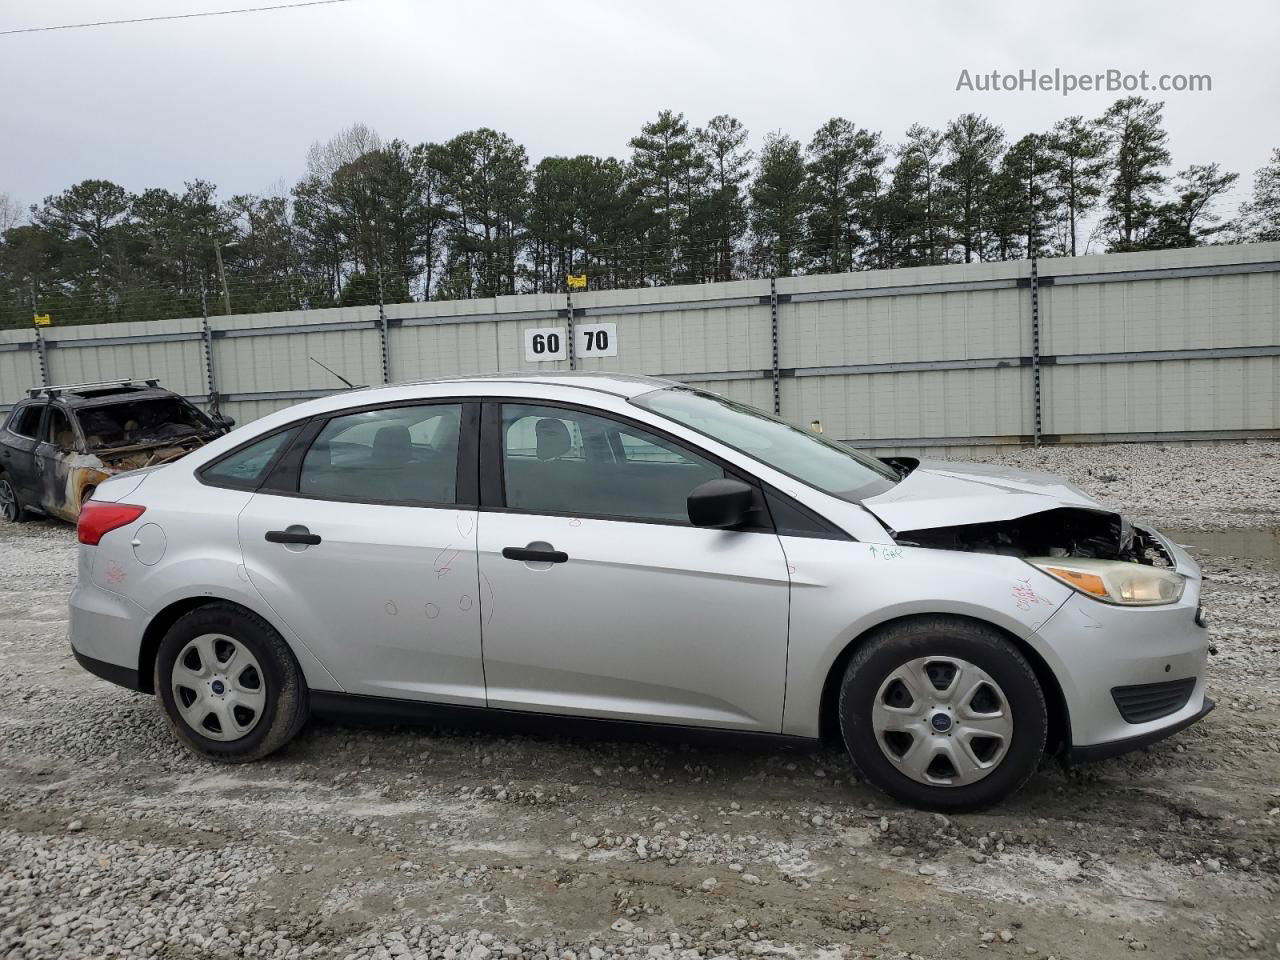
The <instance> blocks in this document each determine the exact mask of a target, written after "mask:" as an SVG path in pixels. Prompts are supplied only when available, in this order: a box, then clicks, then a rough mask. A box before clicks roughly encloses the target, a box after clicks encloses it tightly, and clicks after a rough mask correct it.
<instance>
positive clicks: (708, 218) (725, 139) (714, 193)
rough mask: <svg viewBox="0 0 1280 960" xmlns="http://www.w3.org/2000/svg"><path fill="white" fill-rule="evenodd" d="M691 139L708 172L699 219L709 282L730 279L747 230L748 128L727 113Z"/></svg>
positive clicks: (698, 131)
mask: <svg viewBox="0 0 1280 960" xmlns="http://www.w3.org/2000/svg"><path fill="white" fill-rule="evenodd" d="M694 138H695V140H696V142H697V148H698V152H699V153H700V154H701V157H702V165H703V167H704V168H705V169H706V170H707V171H708V176H707V191H706V195H705V198H704V201H703V203H704V207H705V209H704V211H703V213H702V216H701V218H700V219H701V220H702V222H703V224H704V227H703V232H704V234H705V238H706V241H707V243H708V245H709V246H708V250H709V252H710V253H711V255H712V261H711V264H710V267H711V272H710V276H709V277H708V279H711V280H731V279H733V250H734V245H735V244H736V243H737V241H738V240H740V239H741V237H742V235H743V234H744V233H745V232H746V229H747V216H746V213H747V208H746V195H745V191H744V189H743V188H744V185H745V184H746V182H747V178H748V177H749V176H750V173H751V160H752V156H753V154H752V152H751V151H750V150H748V149H747V148H746V142H747V128H746V127H744V126H743V125H742V123H741V122H740V121H738V120H736V119H734V118H733V117H731V116H729V115H727V114H720V115H719V116H716V117H712V118H711V120H710V121H709V122H708V123H707V125H706V126H705V127H701V128H699V129H698V130H697V131H696V132H695V134H694Z"/></svg>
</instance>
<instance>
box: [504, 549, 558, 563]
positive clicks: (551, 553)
mask: <svg viewBox="0 0 1280 960" xmlns="http://www.w3.org/2000/svg"><path fill="white" fill-rule="evenodd" d="M502 555H503V556H504V557H506V558H507V559H508V560H523V561H524V562H526V563H529V562H532V563H568V562H569V555H568V554H567V553H565V552H564V551H563V550H538V549H531V548H529V547H503V548H502Z"/></svg>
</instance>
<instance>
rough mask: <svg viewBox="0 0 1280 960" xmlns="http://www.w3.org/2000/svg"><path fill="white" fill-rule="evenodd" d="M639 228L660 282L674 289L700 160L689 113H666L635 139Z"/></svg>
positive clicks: (632, 143) (633, 174)
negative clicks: (692, 186) (669, 284)
mask: <svg viewBox="0 0 1280 960" xmlns="http://www.w3.org/2000/svg"><path fill="white" fill-rule="evenodd" d="M630 146H631V151H632V153H631V177H632V182H633V184H634V194H635V197H636V200H637V209H636V224H637V227H638V228H639V230H640V232H641V233H642V234H643V236H644V238H645V242H646V246H647V247H648V248H649V249H650V250H651V251H652V253H653V254H654V260H653V269H654V276H655V279H658V280H661V281H662V282H664V283H671V282H673V280H674V279H675V278H676V276H677V273H678V271H679V259H680V256H681V248H682V247H687V246H688V243H687V240H688V234H687V229H688V226H689V213H690V211H689V208H690V203H691V199H692V189H691V185H692V183H693V181H694V178H695V170H696V167H697V166H698V162H699V159H700V158H699V155H698V151H697V146H696V144H695V142H694V137H693V134H692V133H691V132H690V130H689V124H688V123H687V122H686V121H685V119H684V114H683V113H675V112H673V111H671V110H663V111H662V112H661V113H659V114H658V118H657V119H656V120H654V121H652V122H651V123H646V124H645V125H644V126H643V127H641V128H640V133H639V134H638V135H637V136H635V137H632V138H631V140H630Z"/></svg>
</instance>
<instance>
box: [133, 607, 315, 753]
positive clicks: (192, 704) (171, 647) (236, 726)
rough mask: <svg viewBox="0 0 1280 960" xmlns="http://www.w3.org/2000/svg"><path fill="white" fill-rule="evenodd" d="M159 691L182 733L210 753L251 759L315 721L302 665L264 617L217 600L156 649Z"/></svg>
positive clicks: (173, 724) (180, 624)
mask: <svg viewBox="0 0 1280 960" xmlns="http://www.w3.org/2000/svg"><path fill="white" fill-rule="evenodd" d="M155 690H156V694H157V696H158V697H159V698H160V703H161V705H162V706H163V707H164V710H165V714H166V715H167V716H168V719H169V726H170V727H171V728H172V729H173V732H174V734H175V735H176V736H177V737H178V739H179V740H181V741H182V742H183V743H184V744H186V746H187V747H188V748H189V749H191V750H192V751H193V752H194V753H197V754H199V755H200V756H202V757H207V758H208V759H210V760H222V761H224V762H227V763H247V762H249V761H252V760H259V759H261V758H262V757H265V756H267V754H269V753H272V752H274V751H275V750H278V749H280V747H282V746H284V745H285V744H286V743H288V742H289V741H290V740H291V739H293V737H294V736H295V735H296V734H297V733H298V731H299V730H301V729H302V726H303V724H304V723H306V721H307V714H308V709H307V690H306V683H305V681H304V680H303V677H302V671H301V670H300V669H299V667H298V663H297V661H296V660H295V659H294V657H293V653H292V651H291V650H290V649H289V647H288V645H287V644H285V642H284V640H283V639H282V638H281V636H280V634H278V633H276V631H275V630H273V629H272V628H271V625H270V624H268V623H267V622H266V621H265V620H263V619H262V618H261V617H259V616H257V615H256V614H254V613H251V612H250V611H248V610H245V609H244V608H243V607H237V606H235V605H234V604H230V603H213V604H210V605H208V606H205V607H200V608H198V609H196V610H193V611H191V612H190V613H188V614H186V615H185V616H183V617H181V618H180V619H179V620H178V621H177V622H176V623H175V624H174V625H173V626H172V627H171V628H170V629H169V632H168V633H167V634H165V637H164V639H163V640H162V641H160V649H159V651H158V652H157V655H156V665H155Z"/></svg>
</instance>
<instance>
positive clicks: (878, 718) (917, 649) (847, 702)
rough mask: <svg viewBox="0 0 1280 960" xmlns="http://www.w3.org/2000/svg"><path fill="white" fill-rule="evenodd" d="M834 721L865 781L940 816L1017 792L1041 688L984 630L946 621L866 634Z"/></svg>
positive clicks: (1035, 760) (1033, 736)
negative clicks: (945, 812)
mask: <svg viewBox="0 0 1280 960" xmlns="http://www.w3.org/2000/svg"><path fill="white" fill-rule="evenodd" d="M913 690H914V691H915V692H914V693H913V692H912V691H913ZM839 718H840V730H841V733H842V734H843V736H844V742H845V746H846V748H847V749H848V751H849V754H850V756H851V757H852V758H853V762H854V763H855V764H856V765H857V767H858V769H859V770H860V771H861V772H862V774H863V776H864V777H865V778H866V779H867V780H869V781H870V782H871V783H872V784H874V785H875V786H877V787H879V788H880V789H881V790H883V791H884V792H885V793H887V794H889V795H890V796H892V797H894V798H896V799H898V800H900V801H902V802H903V803H907V804H910V805H912V806H915V807H923V808H926V809H933V810H947V811H961V810H972V809H976V808H980V807H985V806H989V805H991V804H993V803H996V802H997V801H1000V800H1002V799H1004V798H1005V797H1007V796H1009V795H1010V794H1012V793H1014V792H1015V791H1017V790H1018V789H1020V788H1021V787H1022V786H1023V785H1024V784H1025V783H1026V782H1027V781H1028V780H1029V779H1030V778H1031V776H1032V774H1034V773H1035V771H1036V768H1037V767H1038V766H1039V764H1040V760H1041V758H1042V757H1043V756H1044V748H1045V737H1046V736H1047V733H1048V726H1049V720H1048V712H1047V709H1046V706H1045V697H1044V691H1043V690H1042V689H1041V688H1040V683H1039V681H1038V680H1037V679H1036V675H1035V671H1034V670H1032V668H1031V665H1030V664H1029V663H1028V662H1027V659H1026V657H1024V656H1023V655H1022V653H1021V652H1020V651H1019V650H1018V649H1017V647H1015V646H1014V645H1013V643H1012V642H1010V640H1009V639H1008V638H1007V637H1005V636H1004V635H1003V634H1002V633H1001V632H1000V631H999V630H997V629H995V628H994V627H992V626H989V625H987V624H984V623H981V622H979V621H975V620H966V619H963V618H960V617H947V616H930V617H920V618H917V619H913V620H907V621H903V622H900V623H894V624H890V625H888V626H886V627H884V628H882V629H881V630H879V631H877V632H876V633H875V634H874V635H872V636H871V637H870V638H869V639H868V640H867V642H866V643H864V644H863V645H862V646H861V647H860V648H859V649H858V650H857V652H856V653H855V654H854V655H853V657H852V659H851V660H850V662H849V665H848V667H847V668H846V669H845V673H844V679H843V682H842V685H841V689H840V706H839ZM903 728H910V729H909V730H904V729H903ZM915 751H921V752H915Z"/></svg>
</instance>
